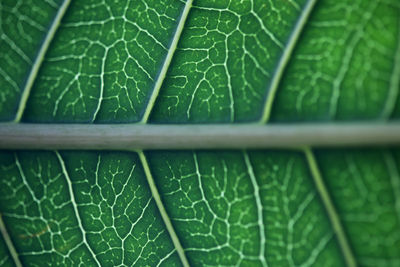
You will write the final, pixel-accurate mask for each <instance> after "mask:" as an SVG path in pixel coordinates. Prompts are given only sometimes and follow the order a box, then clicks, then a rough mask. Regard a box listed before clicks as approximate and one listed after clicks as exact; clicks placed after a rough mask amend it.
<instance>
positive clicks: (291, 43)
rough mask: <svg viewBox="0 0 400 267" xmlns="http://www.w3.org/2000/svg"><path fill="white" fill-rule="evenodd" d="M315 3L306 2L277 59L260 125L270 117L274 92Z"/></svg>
mask: <svg viewBox="0 0 400 267" xmlns="http://www.w3.org/2000/svg"><path fill="white" fill-rule="evenodd" d="M316 3H317V0H308V1H307V3H306V5H305V7H304V9H303V11H302V12H301V14H300V17H299V19H298V20H297V23H296V25H295V27H294V29H293V32H292V34H291V35H290V37H289V40H288V42H287V45H286V47H285V49H284V51H283V53H282V56H281V58H280V59H279V62H278V66H277V68H276V70H275V73H274V75H273V77H272V80H271V83H270V86H269V89H268V93H267V97H266V102H265V104H264V110H263V113H262V117H261V120H260V122H261V123H266V122H268V120H269V118H270V116H271V110H272V104H273V101H274V98H275V95H276V91H277V90H278V86H279V83H280V81H281V78H282V75H283V73H284V71H285V68H286V65H287V63H288V62H289V59H290V57H291V55H292V52H293V50H294V48H295V46H296V44H297V41H298V39H299V37H300V34H301V33H302V31H303V29H304V26H305V25H306V23H307V21H308V18H309V17H310V14H311V11H312V10H313V8H314V6H315V4H316Z"/></svg>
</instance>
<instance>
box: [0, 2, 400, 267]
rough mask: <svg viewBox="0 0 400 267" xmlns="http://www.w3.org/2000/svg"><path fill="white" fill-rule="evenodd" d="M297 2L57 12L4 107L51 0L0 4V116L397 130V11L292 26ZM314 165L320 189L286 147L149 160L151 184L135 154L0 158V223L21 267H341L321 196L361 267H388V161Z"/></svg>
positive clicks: (386, 157) (320, 8) (366, 157)
mask: <svg viewBox="0 0 400 267" xmlns="http://www.w3.org/2000/svg"><path fill="white" fill-rule="evenodd" d="M312 2H313V1H312V0H308V1H306V0H298V1H295V0H285V1H276V0H269V1H259V0H252V1H234V0H232V1H220V0H218V1H211V0H198V1H193V5H192V6H191V1H178V0H163V1H144V0H132V1H127V0H125V1H118V2H117V1H111V0H104V1H91V0H82V1H71V3H70V6H69V8H68V10H67V12H66V14H65V16H64V18H63V20H62V21H61V23H60V25H59V26H58V29H57V32H56V34H55V36H54V39H53V40H52V43H51V46H50V47H49V50H48V51H47V52H46V54H45V57H44V60H43V63H42V65H41V67H40V71H39V73H38V74H37V77H35V83H34V85H33V88H32V91H31V92H30V95H29V99H28V101H27V103H26V106H25V103H22V104H21V105H22V106H21V105H20V106H19V107H18V103H17V102H19V98H20V95H21V92H22V88H23V87H24V82H25V78H24V77H25V76H26V75H27V73H28V72H29V70H30V69H31V68H32V65H33V64H34V62H35V56H36V55H37V51H38V49H39V48H40V45H41V43H42V40H43V38H44V35H45V34H46V32H47V31H48V29H49V27H50V24H51V23H52V19H53V18H54V15H55V13H56V12H57V9H58V7H59V6H60V5H61V4H62V3H61V1H59V2H51V1H50V0H42V1H38V2H37V3H36V2H35V4H34V5H33V4H32V5H30V4H29V3H30V2H29V1H24V3H22V2H21V1H16V2H15V1H2V2H1V3H0V14H1V18H0V27H1V38H0V40H1V41H0V48H1V50H2V51H8V52H7V53H2V54H1V55H0V59H4V60H2V61H1V63H0V83H1V85H3V88H4V89H2V91H1V92H0V120H4V121H9V120H11V119H12V118H14V116H15V110H16V109H17V108H19V109H21V108H22V109H25V111H24V113H23V117H22V121H23V122H85V123H126V122H138V121H141V120H142V119H143V114H144V112H145V110H146V109H150V110H151V113H150V117H149V121H150V123H170V122H175V123H199V122H209V123H216V122H220V123H226V122H243V121H247V122H256V121H259V118H260V117H261V116H262V112H263V109H264V108H265V107H266V105H267V104H266V102H268V101H270V102H271V103H273V107H272V112H271V121H273V122H282V121H306V120H321V121H325V120H353V119H390V118H397V117H398V114H400V108H399V105H400V104H399V100H398V98H399V94H398V91H399V89H400V64H399V62H400V58H399V55H400V37H399V36H400V35H399V33H400V16H398V14H399V12H400V5H399V4H398V2H397V1H393V0H379V1H369V0H367V1H361V0H357V1H351V2H349V1H344V0H343V1H331V0H323V1H316V5H315V7H314V9H313V12H312V13H311V16H310V18H309V19H308V20H307V21H300V20H301V16H302V14H303V13H304V10H305V7H306V6H307V5H309V4H310V3H312ZM64 3H65V2H64ZM28 7H30V8H28ZM32 7H34V8H32ZM187 7H189V8H190V10H189V13H188V16H187V18H186V17H185V16H184V13H183V10H184V9H185V8H187ZM185 19H186V21H185V23H184V27H183V31H182V33H181V34H180V31H179V29H178V25H179V23H180V22H182V21H183V20H185ZM299 22H304V23H305V26H304V29H302V32H301V35H300V38H299V40H297V43H291V42H296V40H294V41H293V39H291V36H292V35H293V32H294V31H295V30H297V29H299V28H298V27H297V26H298V24H299ZM10 25H11V26H10ZM12 25H15V27H13V26H12ZM35 27H36V28H35ZM300 30H301V29H300ZM173 40H179V42H178V43H177V45H176V47H174V46H171V44H172V43H173ZM291 47H294V50H293V51H292V50H291V49H292V48H291ZM170 51H172V52H173V57H172V61H171V64H170V65H168V64H167V63H168V62H166V60H165V59H166V55H167V53H168V52H170ZM284 55H289V56H290V58H289V61H288V64H287V67H286V68H285V66H281V65H279V62H280V61H281V60H282V58H283V56H284ZM371 55H372V56H371ZM25 57H26V58H25ZM162 70H166V75H165V77H162V76H160V73H162ZM279 73H283V76H282V79H281V81H280V83H279V86H278V88H277V92H276V99H274V94H275V93H274V92H271V90H270V89H271V82H272V80H273V78H274V77H276V75H277V74H279ZM160 79H161V80H160ZM157 81H161V82H162V84H161V88H160V91H159V92H158V91H157V92H156V93H157V95H156V96H157V98H156V99H155V101H153V102H152V101H151V95H152V94H153V93H154V92H155V91H154V90H155V86H156V83H157ZM149 99H150V100H149ZM314 152H315V153H314V154H315V158H316V162H317V165H318V166H317V167H319V169H320V174H321V177H322V179H323V181H324V183H325V184H324V186H325V187H326V192H327V193H321V190H320V188H319V187H318V186H320V185H318V183H317V182H316V177H315V176H316V175H315V173H313V172H315V170H313V168H312V166H311V165H310V162H308V161H307V158H306V156H305V155H304V153H302V152H298V151H269V150H266V151H229V152H217V151H189V152H187V151H186V152H177V151H168V152H159V151H156V152H146V153H145V154H144V156H145V158H147V160H148V162H149V167H150V173H146V171H145V166H142V163H141V161H140V160H139V157H138V155H137V154H136V153H135V152H131V153H125V152H117V151H114V152H103V151H102V152H82V151H74V152H65V151H60V152H57V151H55V152H42V151H41V152H12V151H4V152H1V153H0V177H1V178H0V185H1V186H0V212H1V216H2V218H3V220H4V222H5V225H6V228H7V230H8V232H9V233H10V236H11V238H12V242H13V243H14V245H15V247H16V249H17V252H18V257H19V258H20V260H21V261H22V263H23V264H24V265H27V266H43V265H48V266H54V265H56V266H57V265H70V266H75V265H79V264H81V265H85V266H96V265H97V266H99V265H102V266H103V265H104V266H132V265H137V266H143V265H148V266H161V265H164V266H178V265H182V263H183V261H182V259H180V258H179V255H178V254H179V253H178V252H179V250H183V252H184V254H185V255H186V257H187V259H188V262H189V263H190V265H193V266H232V265H243V266H298V265H302V266H321V265H323V266H343V265H345V264H347V265H349V266H352V265H351V264H349V262H351V260H352V259H350V260H349V258H348V257H349V255H347V254H346V253H344V252H343V250H344V248H343V244H342V243H341V242H340V240H339V238H338V235H339V234H338V233H337V232H335V231H336V228H335V226H334V225H333V223H332V218H331V217H332V213H329V212H327V210H328V208H327V206H326V205H327V203H326V201H325V202H324V197H325V198H326V197H328V198H329V199H331V200H332V203H333V206H334V210H333V211H334V214H333V215H334V216H336V218H337V219H338V221H339V224H340V225H339V226H340V227H341V228H342V230H343V233H344V235H345V239H344V240H345V242H347V243H348V246H349V248H350V250H351V253H350V254H351V255H350V256H351V257H354V261H355V262H356V263H357V264H358V265H360V266H397V265H399V264H400V258H399V256H398V255H400V250H399V248H400V241H399V240H400V231H399V230H398V229H400V215H399V214H400V208H399V207H400V204H399V203H400V201H399V199H400V181H399V180H400V179H399V166H400V154H399V152H398V151H397V150H396V149H391V150H384V149H381V150H378V149H374V150H372V149H370V150H354V151H348V150H339V149H335V150H315V151H314ZM139 153H141V152H140V151H139ZM149 175H150V176H152V178H154V181H155V185H156V188H157V189H158V190H159V197H160V198H161V201H162V203H163V205H164V206H165V209H166V212H167V216H169V217H170V219H171V222H172V226H173V228H174V229H175V232H176V235H177V238H178V239H179V240H180V244H181V246H182V247H179V246H177V245H176V243H174V239H173V238H174V237H173V235H172V234H171V232H170V231H169V230H168V227H166V226H167V225H166V224H165V221H163V219H162V215H163V214H162V212H160V211H159V207H157V202H156V198H155V197H154V195H153V196H152V193H151V187H149V185H148V182H147V181H146V179H147V180H149V179H150V178H149ZM324 194H328V196H327V195H324ZM0 241H1V242H0V263H1V264H4V265H5V266H6V264H10V265H13V263H12V259H11V256H10V254H9V253H8V252H7V250H8V249H7V246H6V244H5V243H3V242H2V241H3V240H0Z"/></svg>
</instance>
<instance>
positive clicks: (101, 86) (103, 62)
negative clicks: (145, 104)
mask: <svg viewBox="0 0 400 267" xmlns="http://www.w3.org/2000/svg"><path fill="white" fill-rule="evenodd" d="M108 51H109V48H108V47H107V48H106V51H105V53H104V57H103V60H102V62H101V75H100V77H101V79H100V93H99V101H98V102H97V106H96V110H95V111H94V113H93V118H92V122H94V121H95V120H96V117H97V114H98V113H99V111H100V107H101V103H102V102H103V98H104V97H103V95H104V83H105V81H104V75H105V73H104V72H105V65H106V60H107V56H108ZM128 98H129V97H128Z"/></svg>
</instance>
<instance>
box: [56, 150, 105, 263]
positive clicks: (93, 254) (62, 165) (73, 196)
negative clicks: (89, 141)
mask: <svg viewBox="0 0 400 267" xmlns="http://www.w3.org/2000/svg"><path fill="white" fill-rule="evenodd" d="M55 153H56V156H57V158H58V161H59V163H60V165H61V169H62V172H63V174H64V176H65V180H66V181H67V184H68V193H69V196H70V198H71V203H72V206H73V208H74V212H75V216H76V219H77V221H78V226H79V230H80V231H81V234H82V239H83V244H85V246H86V247H87V249H88V250H89V252H90V254H92V256H93V259H94V261H95V262H96V264H97V266H101V264H100V262H99V261H98V260H97V257H96V254H95V253H94V251H93V250H92V248H91V246H90V245H89V243H88V241H87V239H86V233H85V230H84V228H83V225H82V220H81V216H80V215H79V211H78V205H77V204H76V201H75V194H74V189H73V187H72V182H71V179H70V177H69V174H68V172H67V169H66V168H65V163H64V160H63V159H62V157H61V155H60V153H58V151H55Z"/></svg>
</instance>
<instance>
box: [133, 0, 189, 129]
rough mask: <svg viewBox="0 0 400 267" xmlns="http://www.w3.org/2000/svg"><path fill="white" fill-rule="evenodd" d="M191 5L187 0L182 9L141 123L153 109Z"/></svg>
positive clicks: (145, 120)
mask: <svg viewBox="0 0 400 267" xmlns="http://www.w3.org/2000/svg"><path fill="white" fill-rule="evenodd" d="M192 3H193V0H187V1H186V4H185V8H184V9H183V12H182V15H181V18H180V19H179V23H178V26H177V28H176V31H175V34H174V37H173V39H172V42H171V46H170V48H169V50H168V53H167V56H166V58H165V60H164V63H163V66H162V68H161V71H160V74H159V75H158V78H157V81H156V83H155V85H154V88H153V91H152V93H151V96H150V99H149V102H148V104H147V107H146V110H145V111H144V114H143V118H142V120H141V123H146V122H147V120H148V119H149V116H150V112H151V110H152V109H153V106H154V104H155V102H156V98H157V96H158V93H159V92H160V89H161V86H162V84H163V82H164V78H165V76H166V74H167V71H168V68H169V65H170V64H171V61H172V57H173V55H174V53H175V50H176V47H177V46H178V41H179V39H180V37H181V33H182V31H183V28H184V26H185V21H186V18H187V17H188V15H189V11H190V8H191V7H192Z"/></svg>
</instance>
